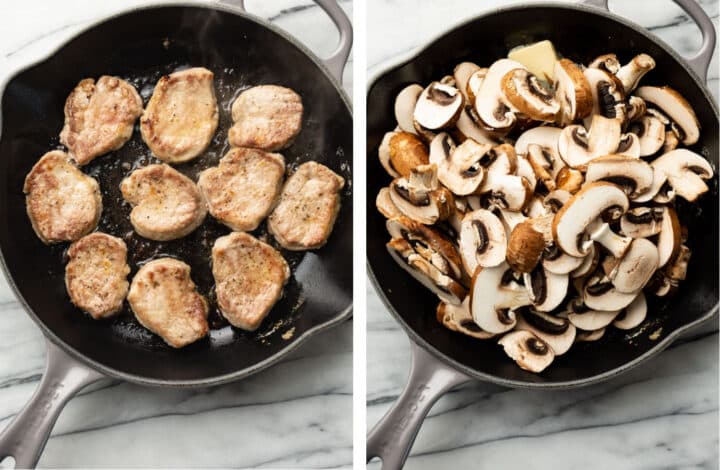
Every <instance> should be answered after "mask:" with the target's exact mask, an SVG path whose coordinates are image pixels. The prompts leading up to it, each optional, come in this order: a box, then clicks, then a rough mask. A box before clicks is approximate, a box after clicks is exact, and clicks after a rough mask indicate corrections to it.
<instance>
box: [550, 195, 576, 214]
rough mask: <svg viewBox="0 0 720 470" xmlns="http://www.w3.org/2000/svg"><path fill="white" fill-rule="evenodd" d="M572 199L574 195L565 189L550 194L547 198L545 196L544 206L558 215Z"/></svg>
mask: <svg viewBox="0 0 720 470" xmlns="http://www.w3.org/2000/svg"><path fill="white" fill-rule="evenodd" d="M571 197H572V194H570V192H569V191H566V190H564V189H556V190H555V191H552V192H550V193H548V195H547V196H545V199H543V204H544V205H545V207H546V208H547V210H549V211H550V212H552V213H553V214H557V212H558V211H559V210H560V209H562V207H563V206H564V205H565V203H567V202H568V201H569V200H570V198H571Z"/></svg>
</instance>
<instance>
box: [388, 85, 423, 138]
mask: <svg viewBox="0 0 720 470" xmlns="http://www.w3.org/2000/svg"><path fill="white" fill-rule="evenodd" d="M422 92H423V87H421V86H420V85H418V84H417V83H413V84H412V85H408V86H406V87H405V88H403V89H402V90H401V91H400V93H398V95H397V98H395V120H397V123H398V126H400V129H402V130H403V131H405V132H410V133H411V134H415V133H416V132H415V126H414V125H413V114H414V112H415V104H417V101H418V98H419V97H420V94H421V93H422Z"/></svg>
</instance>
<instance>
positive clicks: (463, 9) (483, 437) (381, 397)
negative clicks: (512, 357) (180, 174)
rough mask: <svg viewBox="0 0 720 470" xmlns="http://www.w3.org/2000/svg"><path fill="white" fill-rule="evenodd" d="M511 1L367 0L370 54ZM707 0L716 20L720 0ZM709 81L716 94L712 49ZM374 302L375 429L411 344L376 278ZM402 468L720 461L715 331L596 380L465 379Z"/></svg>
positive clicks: (371, 394) (709, 465)
mask: <svg viewBox="0 0 720 470" xmlns="http://www.w3.org/2000/svg"><path fill="white" fill-rule="evenodd" d="M531 1H532V0H524V1H523V2H522V3H529V2H531ZM511 3H518V2H510V1H507V0H485V1H483V2H478V1H474V0H448V1H443V2H423V4H422V8H418V3H417V2H415V1H413V0H392V1H391V0H372V1H371V2H370V3H369V5H368V23H369V24H370V25H373V31H372V33H370V34H368V41H369V44H368V56H367V62H368V66H369V67H370V68H371V69H372V67H375V71H377V70H378V68H382V67H383V64H387V63H389V62H392V60H393V58H395V57H397V56H398V55H404V54H407V53H409V52H411V51H412V50H414V49H416V48H418V47H420V46H423V45H425V44H426V43H427V42H428V41H430V40H431V39H432V38H433V37H435V36H437V35H438V34H441V33H442V32H444V31H445V30H447V29H449V28H451V27H452V25H453V24H456V23H459V22H461V21H462V20H463V19H465V18H468V17H471V16H474V15H477V14H480V13H481V12H483V11H487V10H490V9H492V8H494V7H499V6H504V5H507V4H511ZM701 3H702V4H703V6H704V8H705V9H706V11H708V13H709V14H710V15H711V16H712V17H713V19H714V21H715V22H716V24H717V18H718V1H717V0H708V1H702V2H701ZM610 5H611V9H612V10H614V11H615V12H617V13H621V14H622V15H623V16H625V17H627V18H629V19H631V20H632V21H635V22H638V23H640V24H641V25H643V26H645V27H648V28H650V29H651V30H652V31H653V32H654V33H656V34H657V35H659V36H660V37H661V38H662V39H664V40H665V41H667V42H668V43H669V44H670V45H671V46H673V47H675V48H676V50H678V51H679V52H681V53H683V54H689V53H691V52H692V51H694V50H696V49H697V48H698V47H699V45H700V34H699V32H698V31H697V29H696V27H695V26H694V25H693V24H692V23H691V22H690V20H689V19H688V18H687V17H686V16H684V15H682V12H681V11H680V10H679V9H678V8H677V7H676V6H675V5H674V4H673V3H672V2H670V1H669V0H662V1H661V0H633V1H622V2H621V1H617V0H616V1H611V2H610ZM398 18H402V20H401V21H398ZM372 73H373V71H372V70H371V73H370V74H371V75H372ZM709 85H710V88H711V90H712V92H713V94H714V95H715V97H716V98H717V96H718V90H717V88H718V65H717V49H716V55H715V59H714V61H713V64H712V65H711V73H710V81H709ZM368 284H369V283H368ZM367 309H368V313H367V316H368V319H367V324H368V331H367V351H368V355H367V401H368V412H367V423H368V429H370V428H371V427H372V426H373V425H374V424H375V423H376V422H377V421H378V420H379V419H380V417H381V416H382V415H383V414H385V412H386V411H387V410H388V408H389V407H390V405H391V403H393V402H394V401H395V399H396V398H397V396H398V394H399V393H400V391H401V389H402V387H403V385H404V384H405V381H406V379H407V374H408V371H409V364H410V350H409V341H408V340H407V339H406V336H405V334H404V332H403V331H402V329H401V328H400V326H399V325H398V324H397V323H396V322H395V320H394V319H393V318H392V317H391V316H390V314H389V313H387V311H386V310H385V308H384V306H383V305H382V303H381V302H380V300H379V298H378V297H377V295H376V294H375V291H374V289H373V287H372V286H371V285H368V301H367ZM368 468H371V469H379V468H380V465H379V464H378V462H377V461H375V462H373V463H371V464H370V465H369V466H368ZM405 468H407V469H411V470H421V469H426V470H437V469H441V468H453V469H470V468H472V469H478V470H479V469H488V470H498V469H502V470H513V469H526V468H532V469H543V470H544V469H550V468H552V469H555V470H561V469H562V470H564V469H568V470H571V469H572V470H574V469H578V468H582V469H588V470H589V469H597V470H605V469H615V470H622V469H628V470H630V469H632V470H635V469H681V468H682V469H701V468H702V469H717V468H718V335H717V334H710V335H709V336H705V337H702V338H700V339H696V340H694V341H690V342H687V343H684V344H678V345H676V346H674V347H672V348H671V349H669V350H668V351H666V352H664V353H663V354H661V355H660V356H659V357H657V358H655V359H654V360H652V361H651V362H650V363H648V364H646V365H645V366H644V367H640V368H638V369H635V370H634V371H632V372H630V373H628V374H626V375H624V376H622V377H620V378H618V379H615V380H612V381H610V382H607V383H605V384H602V385H598V386H593V387H590V388H584V389H580V390H575V391H564V392H552V394H551V395H549V394H548V393H541V392H535V391H528V390H510V389H505V388H501V387H497V386H493V385H488V384H483V383H480V382H473V383H470V384H467V385H465V386H462V387H459V388H458V389H456V390H454V391H452V392H450V393H449V394H447V395H446V396H444V397H442V398H441V399H440V400H439V401H438V403H436V404H435V406H434V407H433V409H432V410H431V411H430V414H429V416H428V418H427V420H426V421H425V423H424V424H423V427H422V429H421V430H420V433H419V435H418V437H417V440H416V441H415V445H414V447H413V449H412V453H411V455H410V458H409V459H408V461H407V464H406V467H405Z"/></svg>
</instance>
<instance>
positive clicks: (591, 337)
mask: <svg viewBox="0 0 720 470" xmlns="http://www.w3.org/2000/svg"><path fill="white" fill-rule="evenodd" d="M603 336H605V328H600V329H599V330H595V331H585V330H580V329H578V330H577V334H576V335H575V342H576V343H581V342H589V341H597V340H599V339H601V338H602V337H603Z"/></svg>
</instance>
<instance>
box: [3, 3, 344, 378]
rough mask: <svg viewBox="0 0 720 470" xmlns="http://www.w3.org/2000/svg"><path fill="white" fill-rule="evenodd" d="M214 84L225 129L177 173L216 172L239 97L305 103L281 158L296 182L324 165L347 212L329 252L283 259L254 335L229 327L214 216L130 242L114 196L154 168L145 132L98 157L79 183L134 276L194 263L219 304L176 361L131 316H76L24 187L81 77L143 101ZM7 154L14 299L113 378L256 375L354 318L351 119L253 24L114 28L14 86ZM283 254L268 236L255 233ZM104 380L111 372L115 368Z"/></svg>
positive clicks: (292, 48) (306, 69)
mask: <svg viewBox="0 0 720 470" xmlns="http://www.w3.org/2000/svg"><path fill="white" fill-rule="evenodd" d="M190 65H192V66H204V67H207V68H208V69H210V70H212V71H213V72H214V73H215V87H216V92H217V94H218V101H219V105H220V126H219V128H218V131H217V133H216V136H215V138H214V140H213V142H212V144H211V146H210V148H209V149H208V151H206V152H205V153H204V154H203V155H202V156H201V157H199V158H198V159H197V160H195V161H193V162H191V163H188V164H184V165H180V166H178V167H177V168H178V169H179V170H180V171H181V172H183V173H185V174H186V175H188V176H190V177H191V178H194V179H195V177H196V175H197V173H198V172H199V171H201V170H203V169H205V168H206V167H208V166H210V165H214V164H215V163H216V162H217V161H218V160H219V159H220V158H221V156H222V155H223V154H224V153H225V152H226V151H227V150H228V148H229V147H228V145H227V139H226V136H227V130H228V128H229V126H230V125H231V122H230V117H229V116H230V112H229V110H230V105H231V102H232V100H233V98H234V97H235V96H236V95H237V94H238V92H239V91H240V90H242V89H244V88H247V87H250V86H252V85H259V84H279V85H284V86H288V87H290V88H292V89H294V90H296V91H297V92H298V93H299V94H300V95H301V96H302V99H303V103H304V106H305V115H304V117H303V128H302V131H301V133H300V135H299V136H298V138H297V140H296V141H295V143H294V144H293V145H292V146H291V147H290V148H288V149H286V150H284V151H283V152H282V153H283V154H284V156H285V159H286V162H287V164H288V171H292V169H293V168H294V167H296V166H297V165H298V164H299V163H301V162H304V161H307V160H311V159H312V160H317V161H320V162H321V163H324V164H325V165H327V166H329V167H330V168H332V169H333V170H334V171H336V172H337V173H339V174H341V175H342V176H344V177H345V178H346V180H347V186H346V188H345V191H344V193H343V196H342V209H341V211H340V215H339V218H338V220H337V223H336V225H335V229H334V232H333V234H332V236H331V237H330V240H329V242H328V244H327V245H326V246H325V247H323V248H322V249H320V250H317V251H312V252H307V253H302V252H297V253H293V252H288V251H283V255H284V256H285V257H286V259H287V260H288V262H289V264H290V266H291V268H292V271H293V276H292V278H291V280H290V282H289V284H288V286H287V288H286V290H285V294H284V297H283V298H282V299H281V300H280V301H279V302H278V304H277V305H276V306H275V308H273V310H272V312H271V313H270V315H269V316H268V318H267V319H266V320H265V321H264V322H263V324H262V325H261V326H260V328H259V329H258V330H257V331H256V332H253V333H247V332H242V331H240V330H237V329H234V328H231V327H230V326H228V325H227V324H226V323H225V322H224V321H223V320H222V317H221V316H220V315H219V314H218V312H217V310H216V307H215V303H214V300H213V285H212V284H213V279H212V274H211V271H210V264H209V253H210V249H211V247H212V243H213V241H214V240H215V238H217V237H218V236H220V235H224V234H226V233H228V232H229V229H227V228H225V227H224V226H222V225H220V224H218V223H217V222H215V221H214V220H212V218H211V217H210V216H208V218H207V220H206V221H205V223H204V224H203V225H202V226H201V227H200V228H199V229H197V230H196V231H195V232H193V233H192V234H191V235H189V236H187V237H185V238H183V239H181V240H176V241H172V242H164V243H160V242H151V241H148V240H145V239H143V238H141V237H139V236H138V235H136V234H134V233H133V232H132V227H131V225H130V223H129V221H128V215H129V212H130V207H129V206H127V205H126V204H124V202H123V200H122V197H121V195H120V191H119V184H120V181H121V180H122V178H123V177H124V176H126V175H127V174H128V173H129V172H130V171H132V169H133V168H136V167H139V166H143V165H146V164H148V163H151V162H154V161H156V160H155V159H154V157H152V155H151V153H150V151H149V150H148V148H147V146H145V145H144V143H143V142H142V139H141V138H140V133H139V130H138V129H137V128H136V130H135V133H134V135H133V137H132V140H131V141H130V142H128V143H127V144H126V145H125V146H124V147H123V148H122V149H120V150H119V151H117V152H113V153H111V154H109V155H105V156H103V157H100V158H98V159H97V160H95V161H94V162H92V163H91V164H89V165H88V166H87V167H85V168H84V171H86V172H87V173H89V174H91V175H93V176H95V177H96V178H98V180H99V182H100V185H101V187H102V192H103V205H104V210H103V217H102V221H101V223H100V230H102V231H105V232H108V233H111V234H114V235H117V236H120V237H122V238H124V239H125V241H126V242H127V244H128V249H129V253H130V254H129V261H130V265H131V268H132V273H131V276H132V275H133V274H134V273H135V272H136V271H137V269H138V265H139V264H141V263H142V262H143V261H145V260H149V259H152V258H156V257H160V256H166V255H169V256H174V257H177V258H180V259H182V260H184V261H185V262H187V263H189V264H190V265H191V267H192V277H193V279H194V280H195V282H196V283H197V284H198V286H199V289H200V291H201V292H202V293H203V294H205V295H206V296H207V297H208V298H209V300H210V303H211V313H210V321H211V324H212V327H213V329H212V332H211V334H210V336H209V338H207V339H205V340H202V341H199V342H198V343H196V344H193V345H191V346H189V347H186V348H184V349H182V350H172V349H171V348H170V347H168V346H166V345H165V344H164V343H163V342H162V340H160V339H159V338H158V337H156V336H154V335H152V334H150V333H149V332H148V331H146V330H145V329H143V328H142V327H140V326H139V324H138V323H137V322H136V321H135V320H134V318H133V317H132V314H131V313H130V312H129V308H128V307H127V305H126V308H125V310H124V312H123V313H122V314H121V315H120V316H119V317H117V318H115V319H112V320H109V321H102V322H98V321H93V320H91V319H90V318H89V316H87V315H85V314H83V313H82V312H80V311H78V309H76V308H75V307H73V306H72V305H71V304H70V302H69V299H68V297H67V294H66V293H65V287H64V282H63V274H64V261H63V256H64V251H65V250H66V248H67V245H66V244H63V245H59V246H54V247H51V248H48V247H46V246H44V245H43V244H42V243H41V242H40V241H39V240H38V238H37V237H36V236H35V234H34V233H33V231H32V228H31V226H30V223H29V221H28V218H27V216H26V214H25V203H24V196H23V193H22V186H23V180H24V177H25V175H26V173H27V172H28V171H29V170H30V168H31V167H32V165H33V164H34V163H35V162H36V161H37V159H38V158H39V157H40V156H41V155H43V154H44V153H45V152H46V151H48V150H50V149H52V148H56V147H58V145H59V144H58V133H59V132H60V129H61V127H62V125H63V105H64V102H65V98H66V97H67V95H68V93H69V92H70V90H72V89H73V87H74V86H75V85H76V83H77V82H78V81H79V80H80V79H82V78H85V77H94V78H97V77H99V76H100V75H103V74H109V75H117V76H120V77H123V78H126V79H128V80H130V81H131V82H132V83H133V84H134V85H135V86H136V87H137V89H138V90H139V91H140V93H141V95H142V96H143V99H144V100H145V102H147V100H148V99H149V97H150V95H151V94H152V90H153V86H154V84H155V83H156V81H157V80H158V79H159V78H160V77H161V76H162V75H164V74H168V73H170V72H172V71H173V70H176V69H178V68H182V67H188V66H190ZM2 116H3V129H2V140H1V141H0V194H2V195H3V197H2V198H0V247H1V248H2V253H3V256H4V259H5V263H6V265H7V268H8V271H9V273H10V275H11V277H12V279H13V281H14V283H15V285H16V286H17V289H18V291H19V293H20V294H21V295H22V297H23V299H24V300H25V302H27V304H28V306H29V307H30V310H31V315H34V316H35V317H36V318H37V319H38V320H39V321H40V322H41V324H42V325H44V327H46V332H50V334H53V335H56V337H57V338H59V339H60V340H62V342H64V343H65V344H67V345H68V346H70V347H71V348H73V349H75V350H76V351H77V352H79V353H80V354H82V355H84V356H85V357H86V358H88V359H89V360H91V361H95V362H96V363H98V364H101V365H102V366H104V368H105V369H104V370H105V371H106V372H110V373H114V374H115V375H120V376H122V377H124V378H127V379H130V380H136V381H142V382H149V381H156V382H157V383H163V382H176V383H177V382H184V383H187V382H195V383H197V382H200V383H202V381H212V380H213V378H218V377H225V379H227V378H228V377H229V376H230V375H232V376H233V377H232V378H236V377H237V376H240V375H244V374H246V373H249V372H251V371H253V370H256V369H258V368H260V367H262V366H264V365H267V364H268V363H270V362H272V361H273V360H274V359H276V358H277V357H278V356H279V355H280V354H281V353H282V352H283V351H285V350H288V348H289V347H290V346H291V345H292V344H293V343H295V342H296V341H297V340H298V339H299V338H300V337H302V336H303V335H304V334H305V333H306V332H308V331H309V330H314V329H317V328H319V327H322V326H326V325H329V324H333V323H334V322H335V321H338V320H339V319H341V318H342V317H345V316H347V315H349V308H350V305H351V302H352V200H351V184H350V177H351V161H352V117H351V114H350V110H349V107H348V105H347V104H346V102H345V101H344V99H343V97H342V95H341V94H340V93H339V92H338V90H337V89H336V87H335V85H334V84H333V82H332V80H331V79H330V78H329V77H328V76H327V75H326V74H325V73H323V71H322V70H321V69H320V68H319V67H318V65H317V64H316V63H315V62H313V60H311V59H310V58H309V57H308V56H307V55H306V54H305V53H304V52H303V51H302V50H301V49H299V48H298V47H297V46H296V45H294V44H293V43H292V42H290V41H289V40H287V39H285V38H284V37H283V36H281V35H279V34H278V33H276V32H274V31H272V30H270V29H268V28H267V27H265V26H263V25H261V24H259V23H257V22H256V21H254V20H251V19H248V18H245V17H241V16H237V15H234V14H231V13H226V12H222V11H216V10H212V9H206V8H198V7H157V8H151V9H144V10H140V11H136V12H130V13H128V14H125V15H122V16H119V17H116V18H113V19H110V20H108V21H106V22H104V23H103V24H100V25H98V26H95V27H93V28H92V29H90V30H88V31H87V32H84V33H82V34H81V35H80V36H78V37H76V38H75V39H73V40H72V41H71V42H70V43H68V44H67V45H65V46H64V47H62V48H61V49H60V50H59V51H58V52H57V53H56V54H54V55H53V56H52V57H50V58H49V59H47V60H46V61H44V62H42V63H40V64H38V65H35V66H33V67H31V68H29V69H27V70H25V71H23V72H21V73H20V74H19V75H17V76H16V77H14V78H13V79H12V80H11V81H10V83H9V84H8V86H7V89H6V92H5V94H4V96H3V100H2ZM254 234H255V235H256V236H258V237H260V238H262V239H266V240H268V241H269V242H270V243H271V244H273V245H274V246H276V247H277V246H278V245H277V244H276V243H275V241H274V239H273V238H272V236H268V235H267V232H266V229H265V225H264V223H263V224H262V226H261V227H260V228H259V229H258V230H257V231H256V232H255V233H254ZM108 368H109V369H108Z"/></svg>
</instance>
